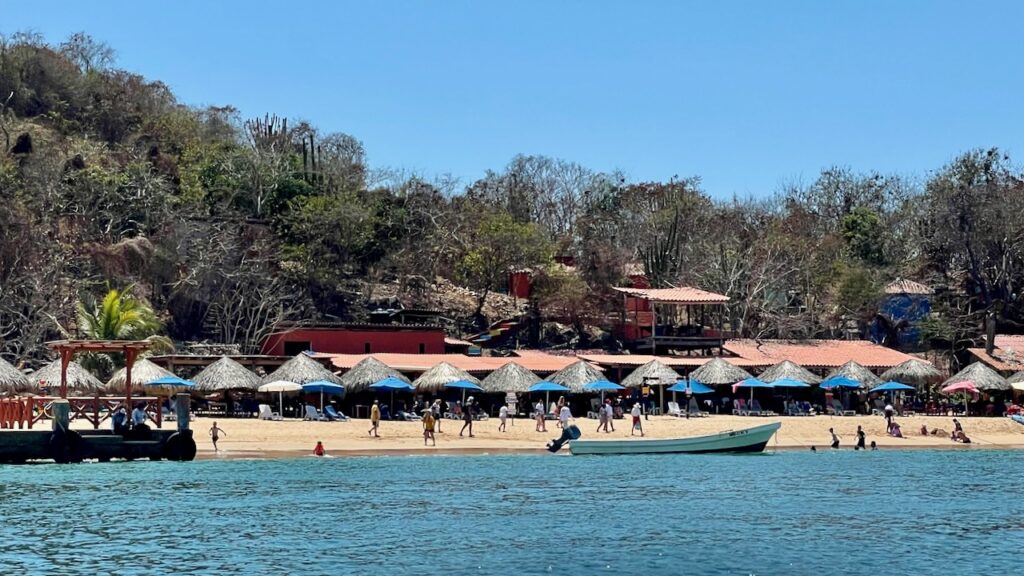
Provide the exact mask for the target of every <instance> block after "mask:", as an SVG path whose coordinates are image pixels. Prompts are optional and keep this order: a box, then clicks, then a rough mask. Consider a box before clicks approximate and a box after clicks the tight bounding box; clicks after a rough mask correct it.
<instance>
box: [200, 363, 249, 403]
mask: <svg viewBox="0 0 1024 576" xmlns="http://www.w3.org/2000/svg"><path fill="white" fill-rule="evenodd" d="M192 381H193V382H195V383H196V387H195V391H196V392H201V393H204V394H211V393H213V392H223V391H226V390H249V391H252V392H255V391H256V388H259V385H260V378H259V376H257V375H256V374H254V373H253V372H252V371H251V370H249V369H248V368H246V367H245V366H242V365H241V364H239V363H238V362H235V361H234V360H232V359H231V358H228V357H227V356H223V357H221V359H220V360H217V361H216V362H214V363H213V364H210V365H209V366H207V367H206V368H204V369H203V371H202V372H200V373H199V374H196V376H195V378H193V379H192Z"/></svg>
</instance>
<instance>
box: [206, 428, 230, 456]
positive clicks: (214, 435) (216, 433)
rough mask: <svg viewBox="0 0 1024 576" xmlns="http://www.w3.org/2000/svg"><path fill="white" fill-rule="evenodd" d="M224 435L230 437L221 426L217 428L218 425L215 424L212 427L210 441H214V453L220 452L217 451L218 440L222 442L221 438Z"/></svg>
mask: <svg viewBox="0 0 1024 576" xmlns="http://www.w3.org/2000/svg"><path fill="white" fill-rule="evenodd" d="M222 434H223V435H224V436H227V435H228V434H227V432H225V431H224V430H223V429H221V427H220V426H217V423H216V422H214V423H213V426H210V440H212V441H213V451H214V452H218V450H217V440H220V437H221V435H222Z"/></svg>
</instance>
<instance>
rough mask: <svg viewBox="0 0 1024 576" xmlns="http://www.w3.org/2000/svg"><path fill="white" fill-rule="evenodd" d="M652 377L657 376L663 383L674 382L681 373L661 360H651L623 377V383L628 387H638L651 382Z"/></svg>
mask: <svg viewBox="0 0 1024 576" xmlns="http://www.w3.org/2000/svg"><path fill="white" fill-rule="evenodd" d="M650 378H657V379H658V380H660V381H661V382H662V383H663V384H669V383H673V382H676V381H678V380H679V378H680V376H679V373H678V372H676V371H675V370H673V369H671V368H669V367H668V366H666V365H665V364H663V363H662V362H661V361H659V360H651V361H650V362H648V363H646V364H644V365H643V366H640V367H639V368H637V369H636V370H633V372H632V373H631V374H630V375H629V376H626V377H625V378H623V379H622V385H623V386H625V387H626V388H637V387H639V386H643V385H644V384H645V383H647V382H650V380H649V379H650Z"/></svg>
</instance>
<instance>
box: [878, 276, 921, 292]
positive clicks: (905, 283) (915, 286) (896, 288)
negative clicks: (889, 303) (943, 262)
mask: <svg viewBox="0 0 1024 576" xmlns="http://www.w3.org/2000/svg"><path fill="white" fill-rule="evenodd" d="M885 293H886V294H931V293H932V289H931V288H929V287H928V286H925V285H924V284H921V283H920V282H914V281H913V280H907V279H904V278H897V279H896V280H893V281H892V282H890V283H889V284H887V285H886V286H885Z"/></svg>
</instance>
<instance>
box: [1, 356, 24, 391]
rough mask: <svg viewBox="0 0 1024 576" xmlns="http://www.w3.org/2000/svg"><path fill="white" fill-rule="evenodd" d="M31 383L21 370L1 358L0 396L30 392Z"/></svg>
mask: <svg viewBox="0 0 1024 576" xmlns="http://www.w3.org/2000/svg"><path fill="white" fill-rule="evenodd" d="M28 387H29V381H28V378H26V377H25V375H24V374H22V373H21V370H18V369H17V368H15V367H14V366H11V365H10V364H9V363H8V362H7V361H6V360H4V359H3V358H0V394H11V395H13V394H18V393H19V392H24V391H25V390H28Z"/></svg>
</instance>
